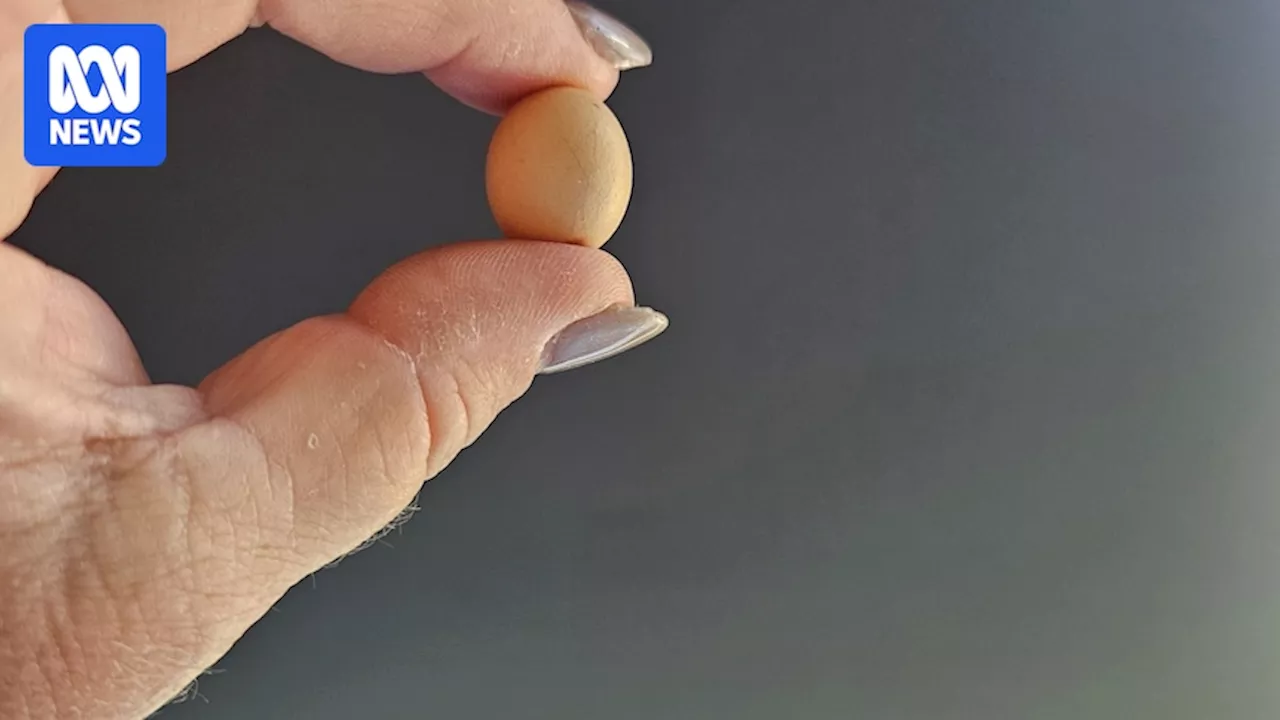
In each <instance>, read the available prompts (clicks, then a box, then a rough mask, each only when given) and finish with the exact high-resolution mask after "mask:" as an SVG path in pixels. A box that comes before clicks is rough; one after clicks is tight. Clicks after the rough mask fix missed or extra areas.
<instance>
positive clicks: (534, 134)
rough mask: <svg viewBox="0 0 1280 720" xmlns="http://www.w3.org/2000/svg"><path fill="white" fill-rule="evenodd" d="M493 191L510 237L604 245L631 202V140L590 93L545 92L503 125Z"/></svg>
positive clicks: (489, 180)
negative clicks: (629, 143) (629, 140)
mask: <svg viewBox="0 0 1280 720" xmlns="http://www.w3.org/2000/svg"><path fill="white" fill-rule="evenodd" d="M485 187H486V190H487V192H488V196H489V207H490V209H491V210H492V211H493V216H494V219H495V220H497V221H498V227H500V228H502V232H503V233H504V234H505V235H506V236H507V237H509V238H517V239H522V240H553V241H556V242H568V243H578V244H581V245H587V246H590V247H600V246H601V245H604V244H605V242H606V241H607V240H608V239H609V238H610V237H612V236H613V233H614V231H616V230H617V229H618V225H620V224H621V223H622V216H623V215H625V214H626V211H627V204H628V203H629V202H630V201H631V149H630V148H629V147H628V145H627V136H626V134H625V133H624V132H623V131H622V125H621V124H620V123H619V122H618V118H617V117H616V116H614V114H613V112H612V111H611V110H609V108H608V107H606V106H605V104H604V103H602V102H600V101H599V100H597V99H596V98H595V96H593V95H592V94H591V93H589V92H587V91H586V90H580V89H578V88H571V87H558V88H552V89H549V90H543V91H541V92H538V93H535V94H534V95H531V96H529V97H527V98H525V99H524V100H522V101H520V102H519V103H517V104H516V106H515V107H513V108H511V110H509V111H508V112H507V115H506V117H504V118H503V119H502V122H500V123H499V124H498V128H497V130H495V131H494V133H493V140H492V141H491V142H490V143H489V157H488V161H487V165H486V168H485Z"/></svg>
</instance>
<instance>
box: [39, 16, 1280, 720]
mask: <svg viewBox="0 0 1280 720" xmlns="http://www.w3.org/2000/svg"><path fill="white" fill-rule="evenodd" d="M604 6H605V7H607V8H609V9H611V10H615V11H616V12H617V14H618V15H619V16H621V17H623V18H624V19H626V20H628V21H630V22H631V23H632V24H633V25H634V26H635V27H636V28H638V29H639V30H641V31H642V32H643V33H644V34H645V35H646V36H647V37H648V38H649V39H650V40H651V42H652V43H653V45H654V47H655V50H656V56H657V58H658V61H657V63H656V65H655V66H654V67H652V68H650V69H646V70H642V71H637V72H634V73H630V74H628V75H626V76H625V77H624V79H623V82H622V84H621V86H620V88H619V90H618V92H617V94H616V95H615V96H614V99H613V100H612V103H611V104H612V106H613V107H614V108H615V109H616V111H617V112H618V114H619V116H620V117H621V119H622V121H623V123H624V125H625V126H626V128H627V130H628V133H629V135H630V137H631V139H632V142H633V146H634V151H635V156H636V170H637V185H636V194H635V200H634V205H633V207H632V210H631V212H630V214H629V217H628V219H627V221H626V222H625V223H624V226H623V228H622V230H621V232H620V233H619V235H618V236H617V237H616V238H615V239H614V240H613V241H612V242H611V244H610V245H609V249H610V250H611V251H613V252H614V253H615V254H617V255H618V256H619V257H620V258H621V259H622V260H624V261H625V262H626V264H627V266H628V267H629V268H630V270H631V272H632V274H633V276H634V279H635V282H636V285H637V288H638V291H639V295H640V299H641V300H642V302H645V303H647V304H652V305H654V306H656V307H659V308H661V309H663V310H664V311H667V312H668V313H669V314H670V315H671V317H672V319H673V324H672V327H671V330H670V331H669V332H668V334H667V335H666V336H664V337H662V338H661V339H660V340H658V341H656V342H655V343H654V344H652V345H649V346H646V347H645V348H643V349H642V350H639V351H636V352H635V353H633V354H630V355H627V356H624V357H621V358H619V359H617V360H613V361H610V362H608V363H605V364H602V365H599V366H596V367H592V368H588V369H584V370H581V371H578V372H574V373H570V374H566V375H562V376H555V377H550V378H546V379H542V380H539V381H538V382H537V383H536V384H535V387H534V388H533V390H532V391H531V393H530V394H529V396H528V397H527V398H526V399H525V400H524V401H523V402H521V403H518V404H517V405H516V406H515V407H513V408H512V409H511V410H510V411H508V412H507V413H506V414H504V415H503V416H502V417H501V418H500V419H499V421H498V422H497V424H496V425H495V426H494V427H493V429H492V430H491V431H490V432H489V434H488V435H487V437H486V438H484V439H483V440H482V441H481V442H480V443H479V444H477V445H476V446H475V447H474V448H473V449H471V450H469V451H468V452H466V453H464V454H463V456H462V457H461V458H460V459H459V460H458V461H457V463H456V464H455V465H454V466H453V467H451V468H450V469H449V470H448V471H446V472H445V473H444V474H443V475H442V476H441V477H439V478H438V479H437V480H436V481H434V482H432V483H430V484H429V485H428V486H427V487H426V489H425V490H424V492H423V495H422V498H421V504H422V507H423V511H422V513H421V514H420V515H419V516H418V517H417V518H416V519H415V520H414V521H413V522H412V523H410V524H409V525H408V527H406V528H405V529H404V530H403V532H401V533H399V534H395V535H392V536H391V537H390V538H389V542H390V544H391V545H393V546H394V547H385V546H382V547H377V548H375V549H372V550H370V551H368V552H366V553H363V554H361V555H358V556H356V557H354V558H352V559H349V560H347V561H346V562H344V563H342V564H341V565H340V566H338V567H337V568H336V569H333V570H329V571H325V572H322V573H320V574H319V575H317V576H316V577H315V579H314V582H306V583H304V584H302V585H300V586H299V587H298V588H296V589H295V590H294V591H293V592H292V593H290V594H289V595H288V596H287V597H286V598H285V599H284V600H283V601H282V602H281V603H280V605H279V606H278V608H277V610H276V611H275V612H272V613H270V614H269V615H268V616H267V617H266V618H265V619H264V620H263V621H262V622H261V623H259V624H258V625H257V626H256V627H254V628H253V629H252V630H251V631H250V632H249V633H248V635H247V636H246V637H245V638H244V640H243V641H242V642H241V643H240V644H239V645H237V646H236V648H235V649H234V650H233V651H232V652H231V654H230V655H229V656H227V657H226V658H225V660H224V661H223V662H222V663H220V664H219V666H218V667H219V669H220V670H222V672H221V673H220V674H217V675H213V676H210V677H207V678H205V679H204V681H203V682H202V683H201V685H200V693H201V697H200V698H197V699H195V700H193V701H191V702H189V703H187V704H185V705H182V706H179V707H176V708H172V709H170V710H167V711H166V712H165V713H164V716H165V717H170V718H200V719H202V720H208V719H212V718H286V717H297V718H312V719H317V718H356V717H360V718H364V717H368V718H617V719H620V720H631V719H635V720H641V719H644V720H647V719H650V718H670V719H673V720H676V719H681V720H682V719H690V720H692V719H694V718H697V719H703V718H733V719H735V720H741V719H749V718H762V719H764V718H768V719H772V718H803V719H806V720H808V719H814V720H825V719H832V720H834V719H837V718H839V719H845V718H876V719H877V720H879V719H886V720H897V719H916V718H919V719H921V720H924V719H934V718H956V719H968V718H972V719H974V720H992V719H996V718H999V719H1003V718H1035V719H1037V720H1040V719H1044V720H1056V719H1059V718H1159V719H1161V720H1166V719H1176V718H1189V719H1190V718H1196V719H1200V718H1214V719H1221V718H1231V719H1237V718H1238V719H1246V718H1248V719H1254V718H1257V719H1263V718H1274V717H1276V716H1277V715H1278V714H1280V485H1278V484H1277V478H1276V475H1277V470H1278V469H1280V442H1278V441H1280V388H1278V385H1280V384H1278V383H1277V382H1275V380H1276V370H1275V369H1276V368H1277V367H1280V328H1278V326H1277V310H1278V309H1280V297H1278V295H1280V289H1278V288H1277V283H1276V282H1275V279H1276V277H1277V273H1278V272H1280V245H1278V244H1277V229H1278V228H1280V202H1277V189H1278V187H1280V42H1278V41H1277V38H1280V10H1277V9H1276V5H1275V3H1273V2H1270V0H1257V1H1256V2H1227V1H1225V0H1214V1H1213V2H1209V1H1207V0H1199V1H1194V2H1193V1H1184V0H1129V1H1127V2H1115V1H1114V0H1096V1H1080V2H1047V1H1046V2H1027V1H1017V2H1015V1H1013V0H1008V1H1003V2H1002V1H997V0H988V1H985V2H954V1H952V0H915V1H903V0H883V1H881V0H859V1H856V2H847V3H835V2H821V1H819V0H808V1H805V2H795V1H793V0H787V1H786V2H782V1H781V0H751V1H749V2H748V1H746V0H717V1H714V2H712V1H704V2H697V3H693V2H682V1H680V0H667V1H664V2H657V1H651V2H640V1H639V0H635V1H633V2H621V1H620V2H609V3H605V4H604ZM171 103H172V111H171V130H170V134H171V143H172V144H171V148H170V153H169V161H168V163H167V164H166V165H165V167H164V168H163V169H161V170H158V171H137V172H132V171H118V170H107V171H68V172H65V173H63V174H62V175H60V176H59V177H58V179H57V180H56V182H55V183H54V184H53V186H52V187H51V188H50V189H49V190H48V192H46V193H45V194H44V195H43V196H42V197H41V198H40V200H39V202H38V204H37V206H36V208H35V212H34V214H33V215H32V217H31V219H30V221H29V222H28V224H27V225H26V226H25V227H24V229H23V230H22V231H21V232H20V233H19V234H18V236H17V238H16V240H15V241H16V242H17V243H18V244H20V245H23V246H25V247H28V248H31V249H32V250H34V251H35V252H36V253H37V254H39V255H41V256H42V257H45V258H47V259H49V260H50V261H52V262H54V263H56V264H58V265H59V266H61V267H63V268H66V269H68V270H70V271H72V272H73V273H75V274H77V275H79V276H81V277H83V278H85V279H86V280H88V281H89V282H90V283H91V284H92V285H93V286H95V287H96V288H97V289H99V290H100V291H101V292H102V294H103V295H104V296H105V297H106V299H107V300H108V301H109V302H110V303H111V304H112V305H113V306H114V307H115V308H116V309H117V311H118V312H119V313H120V315H121V316H122V318H123V319H124V322H125V324H126V325H127V326H128V327H129V328H130V330H131V331H132V332H133V334H134V337H135V338H136V340H137V343H138V345H139V347H140V349H141V352H142V354H143V357H144V358H145V360H146V362H147V365H148V367H149V369H150V370H151V372H152V373H153V375H154V376H155V378H156V379H157V380H164V381H181V382H195V381H197V380H198V379H199V378H200V377H201V376H203V375H204V374H205V373H206V372H208V371H209V370H211V369H212V368H214V367H216V366H217V365H219V364H221V363H222V362H224V361H225V360H227V359H228V358H230V357H231V356H233V355H234V354H235V353H236V352H238V351H239V350H240V349H242V348H243V347H245V346H247V345H248V344H249V343H251V342H252V341H254V340H256V339H258V338H259V337H261V336H263V335H265V334H267V333H269V332H271V331H273V330H276V329H278V328H280V327H283V326H286V325H288V324H290V323H292V322H295V321H297V320H299V319H300V318H302V317H304V316H307V315H309V314H313V313H319V312H328V311H333V310H337V309H339V308H341V307H343V306H344V305H345V303H346V302H347V301H348V300H349V299H350V298H351V297H352V296H353V294H354V293H355V292H356V291H357V290H358V289H359V288H360V287H361V286H362V285H363V284H364V283H365V282H367V281H368V280H370V279H371V278H372V277H373V276H374V275H375V274H376V273H377V272H378V271H379V270H380V269H382V268H383V267H385V266H386V265H388V264H390V263H392V262H394V261H395V260H397V259H400V258H402V257H404V256H406V255H408V254H410V253H412V252H414V251H416V250H418V249H420V248H421V247H423V246H426V245H430V244H435V243H439V242H444V241H448V240H453V239H460V238H467V237H477V236H489V235H494V234H496V231H495V230H494V228H493V226H492V221H491V220H490V219H489V217H488V215H487V211H486V208H485V204H484V197H483V190H482V171H483V153H484V147H485V143H486V141H487V139H488V135H489V132H490V131H491V129H492V127H493V123H494V120H493V119H492V118H487V117H485V116H482V115H480V114H478V113H475V112H474V111H471V110H468V109H466V108H462V107H459V106H457V105H455V104H454V103H452V102H451V101H449V100H448V99H447V98H445V97H444V96H443V95H442V94H441V93H439V92H437V91H436V90H434V89H433V88H431V87H430V86H429V85H428V84H427V83H426V82H425V81H423V80H422V79H421V78H416V77H375V76H369V75H363V74H360V73H357V72H354V71H351V70H348V69H345V68H342V67H338V66H335V65H333V64H331V63H329V62H328V61H326V60H325V59H323V58H321V57H319V56H317V55H316V54H314V53H312V52H310V51H307V50H305V49H303V48H301V47H298V46H296V45H294V44H292V43H290V42H288V41H286V40H284V39H282V38H280V37H278V36H275V35H273V34H272V33H270V32H267V31H259V32H253V33H250V34H248V35H246V36H245V37H243V38H241V39H239V40H237V41H235V42H233V43H232V44H230V45H229V46H227V47H225V48H223V49H221V50H219V51H218V52H216V53H215V54H214V55H212V56H211V57H209V58H208V59H207V60H205V61H203V62H201V63H199V64H198V65H196V66H193V67H191V68H188V69H186V70H183V71H182V72H180V73H178V74H177V75H176V76H174V78H173V79H172V82H171ZM140 201H145V202H140Z"/></svg>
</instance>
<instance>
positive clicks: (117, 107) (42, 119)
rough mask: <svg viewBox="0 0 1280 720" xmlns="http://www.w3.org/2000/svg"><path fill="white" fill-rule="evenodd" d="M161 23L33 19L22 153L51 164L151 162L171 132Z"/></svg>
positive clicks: (26, 57)
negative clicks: (54, 22) (59, 22)
mask: <svg viewBox="0 0 1280 720" xmlns="http://www.w3.org/2000/svg"><path fill="white" fill-rule="evenodd" d="M165 53H166V40H165V33H164V28H162V27H160V26H159V25H76V24H68V25H32V26H31V27H29V28H27V32H26V35H25V37H24V39H23V46H22V55H23V151H24V153H25V154H26V158H27V162H28V163H31V164H32V165H37V166H48V167H154V166H156V165H159V164H161V163H163V162H164V158H165V154H166V152H167V146H168V138H167V128H166V127H165V123H166V120H167V108H166V82H167V79H168V78H167V75H166V62H167V59H166V54H165Z"/></svg>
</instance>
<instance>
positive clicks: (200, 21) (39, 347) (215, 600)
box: [0, 0, 666, 718]
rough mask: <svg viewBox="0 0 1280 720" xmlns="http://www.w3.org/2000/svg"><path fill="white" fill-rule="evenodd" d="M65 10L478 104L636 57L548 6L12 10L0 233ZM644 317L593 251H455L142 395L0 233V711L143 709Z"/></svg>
mask: <svg viewBox="0 0 1280 720" xmlns="http://www.w3.org/2000/svg"><path fill="white" fill-rule="evenodd" d="M68 19H70V20H74V21H77V22H155V23H160V24H162V25H164V26H165V28H166V30H167V32H168V42H169V68H170V69H171V70H173V69H177V68H179V67H182V66H184V65H186V64H188V63H190V62H193V61H195V60H197V59H198V58H199V57H201V56H202V55H204V54H206V53H207V52H209V51H210V50H212V49H213V48H215V47H217V46H218V45H220V44H222V43H223V42H225V41H227V40H229V39H231V38H233V37H235V36H236V35H238V34H239V33H241V32H242V31H244V30H245V29H246V28H247V27H250V26H253V25H259V24H269V25H271V26H272V27H274V28H276V29H277V30H279V31H280V32H282V33H284V34H286V35H288V36H290V37H293V38H295V39H297V40H299V41H301V42H304V43H306V44H308V45H311V46H313V47H315V48H316V49H318V50H319V51H321V52H324V53H326V54H327V55H329V56H330V57H332V58H334V59H336V60H338V61H341V62H345V63H349V64H351V65H354V66H357V67H360V68H363V69H367V70H371V71H375V72H396V73H398V72H410V71H419V70H420V71H423V72H425V73H426V75H427V77H428V78H430V79H431V80H432V81H433V82H434V83H436V84H437V85H438V86H440V87H441V88H443V89H444V90H445V91H446V92H448V93H450V94H452V95H454V96H455V97H457V98H458V99H460V100H462V101H463V102H465V103H467V104H469V105H472V106H474V107H478V108H481V109H484V110H486V111H490V112H501V111H503V110H504V109H505V108H506V107H508V106H509V105H510V104H511V103H512V102H514V101H515V100H517V99H519V98H521V97H522V96H524V95H527V94H529V93H531V92H533V91H535V90H538V89H541V88H543V87H546V86H549V85H559V84H571V85H578V86H581V87H584V88H587V89H589V90H591V91H592V92H593V93H595V94H596V95H597V96H599V97H601V98H604V97H606V96H607V95H608V94H609V93H610V92H611V91H612V89H613V87H614V85H615V83H616V81H617V71H618V69H619V68H626V67H634V66H638V65H643V64H647V62H648V49H647V48H646V47H644V45H643V43H642V42H641V41H639V39H638V38H636V37H634V36H633V35H628V33H627V31H625V28H622V27H621V26H617V25H616V24H615V23H612V22H611V21H610V20H609V19H608V18H607V17H605V16H602V15H600V14H598V13H596V12H595V11H592V10H590V9H589V8H587V7H585V6H581V5H574V6H573V12H572V13H571V12H570V11H569V10H568V9H566V6H565V5H564V4H563V3H562V2H560V0H383V1H382V2H377V3H367V2H361V1H360V0H332V1H330V2H315V1H314V0H263V1H262V2H261V3H260V4H255V0H185V1H182V2H180V1H179V0H65V1H64V2H63V3H58V2H56V0H16V4H15V0H6V2H5V4H4V7H3V8H0V237H4V236H6V235H8V234H9V233H10V232H12V230H13V229H14V228H15V227H16V226H17V225H18V223H19V222H21V220H22V218H23V217H24V216H25V215H26V213H27V210H28V208H29V206H30V203H31V201H32V199H33V197H34V196H35V194H36V193H37V192H39V190H40V189H41V188H42V187H43V186H44V185H45V184H46V183H47V182H48V181H49V179H50V178H51V177H52V174H53V173H52V171H50V170H47V169H42V168H32V167H30V166H29V165H27V164H26V162H25V161H24V160H23V156H22V139H21V92H22V67H21V64H22V60H21V45H22V33H23V31H24V30H25V28H26V26H27V25H29V24H32V23H46V22H67V21H68ZM593 28H594V30H593ZM580 29H581V32H580ZM584 35H585V37H586V38H588V39H586V40H584ZM593 48H594V49H593ZM665 326H666V320H665V318H664V317H663V316H661V315H660V314H658V313H656V312H653V311H651V310H647V309H644V308H637V307H635V306H634V301H633V298H632V293H631V287H630V282H629V280H628V278H627V276H626V273H625V271H624V270H623V269H622V268H621V267H620V266H619V265H618V263H617V262H616V261H615V260H613V259H612V258H611V257H610V256H609V255H607V254H605V253H603V252H601V251H598V250H592V249H588V248H583V247H577V246H570V245H562V244H554V243H541V242H526V241H516V240H499V241H491V242H471V243H462V244H457V245H452V246H446V247H442V248H438V249H434V250H430V251H427V252H424V253H422V254H420V255H418V256H416V257H413V258H411V259H409V260H406V261H404V262H402V263H400V264H398V265H396V266H395V267H393V268H391V269H390V270H388V271H387V272H386V273H385V274H383V275H382V276H381V277H379V278H378V279H377V280H375V281H374V282H373V283H372V284H371V285H370V286H369V287H368V288H366V289H365V290H364V291H363V292H362V293H361V294H360V295H359V297H357V298H356V299H355V301H354V302H353V304H352V305H351V307H350V309H349V310H348V311H347V312H346V313H343V314H341V315H335V316H328V317H318V318H312V319H310V320H307V321H304V322H302V323H300V324H298V325H296V326H294V327H292V328H289V329H287V330H285V331H282V332H280V333H277V334H275V335H273V336H271V337H270V338H267V339H266V340H263V341H262V342H260V343H258V344H257V345H256V346H254V347H253V348H251V349H250V350H248V351H247V352H245V353H244V354H243V355H241V356H240V357H238V358H236V359H235V360H233V361H231V362H230V363H228V364H227V365H226V366H224V367H223V368H221V369H219V370H218V371H216V372H215V373H213V374H212V375H211V376H210V377H208V378H206V379H205V380H204V382H202V383H201V384H200V386H199V387H198V388H195V389H193V388H185V387H175V386H161V385H152V384H150V383H149V382H148V379H147V377H146V373H145V371H144V370H143V367H142V364H141V362H140V361H139V358H138V356H137V354H136V352H135V350H134V348H133V346H132V344H131V343H130V341H129V339H128V337H127V335H126V333H125V331H124V328H123V327H122V326H121V325H120V323H119V321H118V320H117V319H116V318H115V317H114V315H113V314H112V312H111V311H110V309H109V308H108V307H107V306H106V305H105V303H103V301H102V300H101V299H100V298H98V297H97V295H95V294H94V293H93V292H92V291H91V290H90V289H89V288H88V287H86V286H85V285H83V284H82V283H80V282H79V281H77V280H75V279H73V278H71V277H69V276H67V275H65V274H62V273H60V272H58V271H57V270H55V269H52V268H50V267H47V266H45V265H44V264H42V263H41V262H39V261H38V260H36V259H34V258H32V257H30V256H29V255H27V254H25V253H23V252H22V251H20V250H18V249H17V248H15V247H13V246H11V245H7V244H3V243H0V717H4V718H50V717H91V718H137V717H142V716H144V715H146V714H147V713H149V712H151V711H152V710H154V709H156V708H157V707H159V706H160V705H162V704H164V703H165V702H166V701H167V700H169V699H170V698H172V697H173V696H174V695H176V694H177V693H178V692H179V691H181V690H182V688H183V687H184V686H185V685H187V684H188V683H189V682H190V681H191V680H192V679H193V678H195V677H196V676H197V675H198V674H199V673H200V672H202V671H203V670H204V669H206V668H208V667H209V666H210V665H212V664H213V663H214V662H215V661H216V660H217V659H218V658H219V657H221V656H222V655H223V654H224V653H225V652H226V651H227V650H228V649H229V648H230V647H231V645H232V644H233V643H234V642H235V641H236V640H237V639H238V638H239V637H240V636H241V635H242V634H243V633H244V631H245V630H246V629H247V628H248V627H249V626H250V625H251V624H252V623H254V622H255V621H257V620H258V619H259V618H260V617H261V616H262V615H263V614H264V613H265V612H266V611H267V610H268V609H269V608H270V606H271V605H272V604H273V603H275V602H276V601H277V600H278V599H279V598H280V597H281V596H282V595H283V594H284V593H285V592H286V591H287V590H288V589H289V588H290V587H291V586H292V585H294V584H295V583H297V582H298V581H299V580H301V579H303V578H305V577H306V576H307V575H308V574H310V573H312V572H314V571H315V570H317V569H319V568H320V567H322V566H324V565H326V564H327V563H329V562H331V561H332V560H333V559H334V558H336V557H339V556H341V555H343V554H345V553H347V552H350V551H351V550H352V549H354V548H356V547H358V546H359V545H361V543H362V542H363V541H364V540H366V539H367V538H368V537H370V536H371V535H373V534H374V533H376V532H377V531H378V530H379V529H380V528H382V527H384V526H385V525H386V524H387V523H388V522H390V521H391V520H393V519H394V518H395V517H396V515H397V514H398V513H399V512H400V511H401V510H402V509H403V508H404V507H405V506H406V505H407V504H408V503H409V502H410V501H411V499H412V498H413V497H414V495H415V494H416V493H417V491H418V489H419V487H420V485H421V483H422V482H423V481H424V480H425V479H427V478H430V477H431V476H433V475H435V474H436V473H438V472H439V471H440V470H441V469H442V468H443V467H444V466H445V465H446V464H448V463H449V461H450V460H451V459H452V458H453V457H454V456H455V455H456V454H457V453H458V452H459V451H460V450H462V449H463V448H464V447H466V446H467V445H469V444H470V443H471V442H472V441H474V440H475V439H476V437H477V436H478V435H479V434H480V432H481V431H483V430H484V429H485V427H486V426H487V425H488V424H489V423H490V421H491V420H492V419H493V418H494V416H495V415H496V413H498V412H499V411H500V410H502V409H503V408H504V407H505V406H506V405H507V404H509V403H510V402H512V401H513V400H515V399H516V398H517V397H519V396H520V395H521V394H522V393H523V392H524V391H525V389H526V388H527V387H528V386H529V384H530V382H531V381H532V379H533V378H534V376H535V375H536V374H537V373H538V372H548V371H556V370H561V369H567V368H569V367H576V366H577V365H579V364H585V363H586V362H592V361H595V360H598V359H603V358H605V357H608V356H610V355H613V354H616V353H618V352H621V351H623V350H625V349H628V348H631V347H634V346H635V345H637V344H639V343H640V342H643V341H644V340H647V339H649V338H651V337H653V336H655V335H657V334H658V333H659V332H661V331H662V330H663V329H664V328H665Z"/></svg>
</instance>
